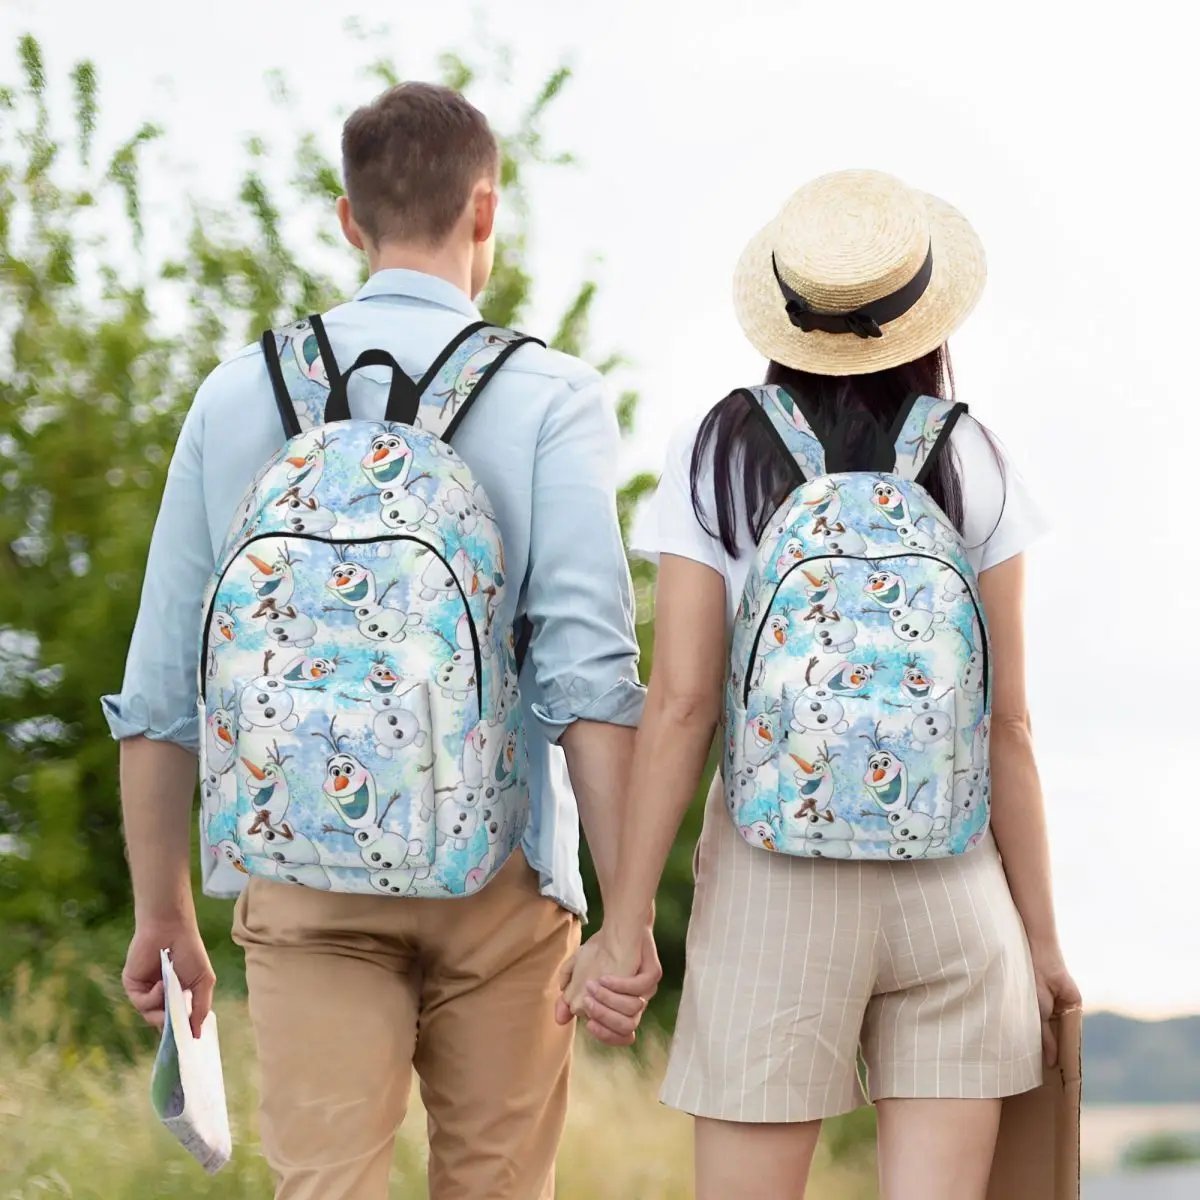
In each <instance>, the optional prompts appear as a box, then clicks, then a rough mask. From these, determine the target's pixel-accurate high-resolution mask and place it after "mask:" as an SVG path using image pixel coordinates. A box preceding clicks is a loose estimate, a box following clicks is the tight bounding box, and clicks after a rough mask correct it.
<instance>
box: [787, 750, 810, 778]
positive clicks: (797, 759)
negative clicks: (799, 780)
mask: <svg viewBox="0 0 1200 1200" xmlns="http://www.w3.org/2000/svg"><path fill="white" fill-rule="evenodd" d="M789 757H790V758H791V759H792V761H793V762H794V763H795V764H796V765H797V766H798V767H799V768H800V770H802V771H803V772H804V773H805V775H811V774H812V773H813V772H814V771H815V770H816V767H814V766H813V765H812V763H808V762H805V761H804V759H802V758H801V757H800V756H799V755H797V754H792V755H790V756H789Z"/></svg>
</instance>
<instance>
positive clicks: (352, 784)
mask: <svg viewBox="0 0 1200 1200" xmlns="http://www.w3.org/2000/svg"><path fill="white" fill-rule="evenodd" d="M321 790H322V791H324V793H325V795H326V796H327V797H328V798H329V799H330V801H331V802H332V803H333V805H334V807H335V808H336V809H337V810H338V812H340V813H341V814H342V819H343V820H344V821H345V822H346V824H347V825H350V826H352V827H353V828H355V829H362V828H366V827H367V826H371V825H374V824H375V780H374V778H373V777H372V775H371V772H370V771H368V770H367V768H366V767H364V766H363V765H362V763H360V762H359V761H358V759H357V758H355V757H354V755H353V754H334V755H331V756H330V757H329V759H328V760H327V761H326V763H325V782H324V783H323V784H322V789H321Z"/></svg>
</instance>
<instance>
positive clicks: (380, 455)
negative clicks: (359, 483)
mask: <svg viewBox="0 0 1200 1200" xmlns="http://www.w3.org/2000/svg"><path fill="white" fill-rule="evenodd" d="M387 456H388V452H387V450H385V449H384V448H383V447H382V446H380V447H379V449H378V450H376V451H375V453H374V454H372V455H371V461H372V462H373V463H377V462H383V460H384V459H385V458H387Z"/></svg>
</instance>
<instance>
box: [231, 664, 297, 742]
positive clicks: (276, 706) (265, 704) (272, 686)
mask: <svg viewBox="0 0 1200 1200" xmlns="http://www.w3.org/2000/svg"><path fill="white" fill-rule="evenodd" d="M240 707H241V718H242V724H243V725H245V726H249V727H252V728H259V729H270V728H272V727H274V726H277V725H285V726H286V725H290V724H294V721H293V718H292V713H293V710H294V709H295V707H296V704H295V701H294V700H293V699H292V694H291V692H289V691H288V689H287V685H286V684H285V683H284V682H283V680H282V679H280V678H279V677H278V676H275V675H263V676H260V677H259V678H258V679H256V680H255V681H254V682H253V683H251V684H250V685H249V686H248V687H246V688H244V689H243V690H242V702H241V706H240Z"/></svg>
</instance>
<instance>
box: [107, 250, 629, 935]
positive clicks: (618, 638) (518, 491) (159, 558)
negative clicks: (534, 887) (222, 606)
mask: <svg viewBox="0 0 1200 1200" xmlns="http://www.w3.org/2000/svg"><path fill="white" fill-rule="evenodd" d="M479 319H480V316H479V313H478V311H477V310H476V308H475V306H474V305H473V304H472V303H471V302H470V301H469V300H468V299H467V297H466V296H465V295H464V294H463V293H462V292H460V291H459V290H458V289H457V288H455V287H454V286H453V285H452V284H450V283H447V282H446V281H444V280H442V279H437V278H434V277H433V276H429V275H423V274H419V273H417V272H415V271H402V270H385V271H379V272H378V273H376V274H375V275H373V276H372V277H371V279H370V280H369V281H368V282H367V284H366V286H365V287H363V288H362V290H361V291H360V292H359V293H358V295H357V296H356V297H355V298H354V299H353V300H352V301H350V303H348V304H343V305H341V306H340V307H339V308H335V309H334V310H333V311H332V312H331V313H329V314H328V315H327V316H326V318H325V324H326V328H327V330H328V332H329V338H330V342H331V344H332V347H333V352H334V355H335V357H336V358H337V361H338V362H339V363H340V364H341V365H342V367H343V369H344V368H345V367H346V366H348V365H349V364H351V363H352V362H354V360H355V359H356V358H357V357H358V355H359V353H360V352H361V351H363V350H366V349H368V348H372V347H381V348H382V349H385V350H388V351H390V352H391V354H392V356H393V357H394V358H395V359H396V360H397V362H399V364H400V365H401V367H403V368H404V370H405V371H406V372H407V374H408V375H410V376H412V377H414V378H420V377H421V375H422V374H423V373H424V372H425V370H426V369H427V368H428V367H429V366H430V364H431V363H432V362H433V360H434V358H435V357H436V356H437V354H438V352H439V351H440V350H441V349H442V348H443V347H444V346H446V345H447V344H448V343H449V342H450V341H451V340H452V339H453V338H454V336H455V335H456V334H457V333H459V332H460V331H461V330H462V329H463V328H464V327H465V326H466V325H467V324H469V323H471V322H473V321H478V320H479ZM387 382H388V373H387V371H386V370H385V369H383V368H374V367H368V368H364V369H362V370H360V371H357V372H356V373H355V374H354V376H353V377H352V378H351V382H350V404H351V410H352V412H353V414H354V415H355V416H356V417H360V418H364V419H367V420H380V419H381V418H382V416H383V411H384V407H385V404H386V398H387V387H386V385H387ZM284 440H285V437H284V432H283V429H282V426H281V425H280V419H279V413H278V410H277V409H276V407H275V402H274V400H273V397H272V393H271V386H270V383H269V381H268V378H267V370H266V366H265V364H264V362H263V357H262V352H261V350H260V349H259V347H258V346H257V345H255V346H251V347H247V348H246V349H245V350H243V351H241V352H240V353H239V354H236V355H235V356H234V357H233V358H231V359H230V360H229V361H227V362H225V363H222V364H221V365H220V366H219V367H217V369H216V370H215V371H214V372H213V373H212V374H211V375H210V376H209V377H208V379H206V380H205V381H204V383H203V384H202V385H201V387H200V390H199V391H198V392H197V393H196V398H195V401H194V402H193V404H192V407H191V409H190V411H189V412H188V414H187V417H186V419H185V420H184V423H183V428H182V430H181V432H180V435H179V441H178V444H177V445H176V447H175V453H174V456H173V458H172V461H171V466H170V470H169V471H168V473H167V482H166V488H165V490H164V492H163V499H162V507H161V509H160V511H159V514H158V521H157V523H156V525H155V529H154V536H153V539H152V541H151V544H150V554H149V559H148V562H147V566H146V578H145V583H144V585H143V590H142V600H141V608H140V610H139V613H138V619H137V624H136V626H135V628H134V632H133V641H132V644H131V646H130V649H129V657H128V661H127V663H126V670H125V681H124V685H123V687H122V690H121V693H120V695H119V696H106V697H104V701H103V703H104V709H105V713H106V715H107V717H108V722H109V726H110V728H111V729H112V733H113V736H114V737H116V738H129V737H136V736H139V735H145V736H146V737H149V738H154V739H160V740H164V741H171V742H176V743H178V744H179V745H181V746H185V747H187V748H188V749H190V750H192V751H193V752H195V751H197V749H198V745H199V719H198V716H197V708H196V701H197V695H196V687H197V684H196V681H197V666H198V656H199V650H200V628H201V621H202V617H203V613H202V608H203V599H204V590H205V587H206V585H207V584H208V582H209V578H210V576H211V575H212V572H213V570H214V568H215V564H216V559H217V555H218V554H219V553H220V551H221V544H222V542H223V540H224V538H225V534H226V531H227V530H228V528H229V525H230V522H231V520H232V519H233V515H234V512H235V510H236V508H237V506H238V504H239V502H240V500H241V498H242V495H243V494H244V492H245V491H246V489H247V488H248V487H249V485H250V483H251V481H252V479H253V477H254V475H255V472H256V471H257V470H258V469H259V468H260V467H261V466H262V465H263V463H265V462H266V461H267V459H268V458H270V457H271V456H272V455H273V454H274V453H275V452H276V451H278V450H279V448H280V447H281V446H282V445H283V443H284ZM454 445H455V448H456V449H457V450H458V452H459V454H460V455H461V456H462V457H463V459H464V460H465V461H466V463H467V465H468V466H469V467H470V468H471V471H472V473H473V474H474V476H475V478H476V479H477V480H478V481H479V482H480V484H482V486H483V489H484V491H485V492H486V494H487V495H488V497H489V499H490V500H491V501H492V504H493V507H494V509H495V512H496V518H497V521H498V523H499V525H500V531H501V535H502V536H503V539H504V552H505V557H506V559H507V561H508V564H509V575H510V577H511V578H513V579H522V580H523V581H524V582H523V586H522V588H521V589H520V593H519V595H518V594H517V593H516V592H515V591H510V592H509V593H508V603H509V604H510V605H511V606H513V608H514V611H511V612H506V613H504V614H503V615H504V616H505V617H506V618H507V619H509V620H512V619H513V618H514V616H516V615H519V614H521V613H525V614H527V615H528V617H529V618H530V620H531V622H532V625H533V640H532V643H531V644H530V648H529V655H528V660H527V662H526V664H525V667H524V669H523V671H522V677H521V690H522V699H523V703H524V705H525V711H526V719H527V729H528V733H529V736H528V742H529V770H530V785H531V788H532V815H531V817H530V823H529V827H528V829H527V830H526V833H525V837H524V841H523V843H522V849H523V850H524V852H525V856H526V857H527V859H528V860H529V863H530V865H531V866H532V867H533V868H534V870H536V871H537V872H538V874H539V876H540V878H541V887H542V891H543V893H544V894H545V895H548V896H550V897H552V898H553V899H555V900H556V901H558V903H559V904H561V905H562V906H563V907H565V908H568V909H570V910H571V911H573V912H576V913H579V914H580V915H583V914H584V895H583V883H582V880H581V878H580V874H579V821H578V813H577V810H576V805H575V798H574V795H573V794H572V792H571V789H570V784H569V781H568V779H567V774H566V769H565V761H564V758H563V754H562V751H561V750H560V749H559V748H558V746H557V745H556V743H557V741H558V739H559V737H561V735H562V732H563V730H564V729H566V728H567V726H568V725H570V724H571V723H572V722H573V721H576V720H579V719H586V720H589V721H603V722H608V723H611V724H616V725H636V724H637V722H638V720H639V718H640V716H641V710H642V701H643V695H644V693H643V690H642V687H641V685H640V684H639V683H638V676H637V658H638V649H637V640H636V638H635V636H634V625H633V605H632V588H631V585H630V579H629V568H628V564H627V563H626V560H625V551H624V547H623V545H622V542H621V533H620V527H619V525H618V523H617V510H616V488H617V483H618V475H617V459H618V451H619V448H620V433H619V430H618V428H617V419H616V412H615V408H614V405H613V401H612V396H611V393H610V391H609V388H608V386H607V385H606V384H605V382H604V380H603V379H602V377H601V376H600V375H599V374H598V373H597V372H596V371H595V370H593V369H592V368H591V367H589V366H587V365H586V364H585V363H582V362H580V361H579V360H578V359H575V358H571V357H569V356H568V355H565V354H560V353H558V352H557V351H554V350H547V349H544V348H542V347H541V346H536V345H526V346H523V347H522V348H521V349H520V350H518V351H517V352H516V353H515V354H514V355H513V356H512V357H511V358H510V359H509V360H508V361H507V362H506V363H505V365H504V366H503V367H502V368H501V370H500V372H499V373H498V374H497V376H496V377H495V378H494V379H493V380H492V381H491V383H490V384H489V385H488V387H487V390H486V391H485V392H484V393H482V394H481V396H480V397H479V400H478V402H477V403H476V404H475V406H474V407H473V408H472V410H471V412H470V414H469V415H468V416H467V417H466V419H465V420H464V421H463V424H462V426H461V428H460V429H459V430H458V431H457V432H456V433H455V435H454ZM615 799H616V798H615V797H614V800H615Z"/></svg>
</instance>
